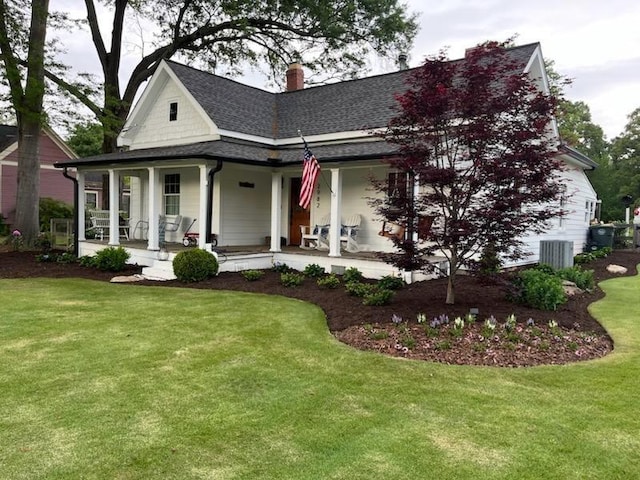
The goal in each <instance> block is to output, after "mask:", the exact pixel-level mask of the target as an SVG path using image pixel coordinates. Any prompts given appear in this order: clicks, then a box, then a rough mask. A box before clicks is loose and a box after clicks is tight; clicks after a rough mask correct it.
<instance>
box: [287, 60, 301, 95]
mask: <svg viewBox="0 0 640 480" xmlns="http://www.w3.org/2000/svg"><path fill="white" fill-rule="evenodd" d="M303 88H304V72H303V71H302V65H300V64H299V63H297V62H296V63H292V64H291V65H289V68H288V69H287V92H294V91H296V90H302V89H303Z"/></svg>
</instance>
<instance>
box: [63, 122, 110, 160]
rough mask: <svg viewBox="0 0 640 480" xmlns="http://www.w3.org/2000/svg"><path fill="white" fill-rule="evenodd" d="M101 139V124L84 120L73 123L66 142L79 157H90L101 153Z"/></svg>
mask: <svg viewBox="0 0 640 480" xmlns="http://www.w3.org/2000/svg"><path fill="white" fill-rule="evenodd" d="M103 141H104V131H103V127H102V125H101V124H99V123H91V122H84V123H79V124H77V125H74V127H73V129H72V130H71V133H70V134H69V138H68V139H67V142H66V143H67V145H68V146H69V147H70V148H72V149H73V151H74V152H76V153H77V154H78V156H79V157H90V156H92V155H99V154H100V153H102V143H103Z"/></svg>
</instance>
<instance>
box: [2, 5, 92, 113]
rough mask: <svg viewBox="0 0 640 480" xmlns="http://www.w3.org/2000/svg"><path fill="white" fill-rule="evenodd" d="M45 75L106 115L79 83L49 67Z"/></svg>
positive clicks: (90, 108) (82, 101)
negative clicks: (63, 76) (67, 78)
mask: <svg viewBox="0 0 640 480" xmlns="http://www.w3.org/2000/svg"><path fill="white" fill-rule="evenodd" d="M0 1H1V0H0ZM44 76H45V77H46V78H47V79H48V80H51V81H52V82H53V83H55V84H56V85H58V87H60V88H62V89H63V90H66V91H67V92H69V93H70V94H71V95H72V96H74V97H75V98H77V99H78V100H79V101H80V102H81V103H82V104H83V105H84V106H85V107H87V108H88V109H89V110H91V113H93V114H94V115H95V116H96V117H97V118H101V117H102V116H103V115H104V112H103V111H102V109H101V108H100V107H99V106H98V105H96V104H95V102H94V101H93V100H91V98H89V96H88V95H86V94H85V93H84V92H83V91H82V89H81V88H80V87H78V86H77V85H74V84H72V83H69V82H67V81H66V80H64V79H63V78H61V77H59V76H58V75H56V74H55V73H53V72H51V71H49V70H47V69H45V71H44Z"/></svg>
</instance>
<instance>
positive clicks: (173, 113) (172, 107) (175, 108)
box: [169, 102, 178, 122]
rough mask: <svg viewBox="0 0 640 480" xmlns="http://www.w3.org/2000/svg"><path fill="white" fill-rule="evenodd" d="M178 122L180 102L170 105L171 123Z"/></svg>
mask: <svg viewBox="0 0 640 480" xmlns="http://www.w3.org/2000/svg"><path fill="white" fill-rule="evenodd" d="M176 120H178V102H171V103H170V104H169V121H170V122H175V121H176Z"/></svg>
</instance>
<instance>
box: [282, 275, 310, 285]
mask: <svg viewBox="0 0 640 480" xmlns="http://www.w3.org/2000/svg"><path fill="white" fill-rule="evenodd" d="M303 281H304V275H302V274H300V273H295V272H285V273H281V274H280V283H281V284H282V285H283V286H285V287H297V286H299V285H302V282H303Z"/></svg>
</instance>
